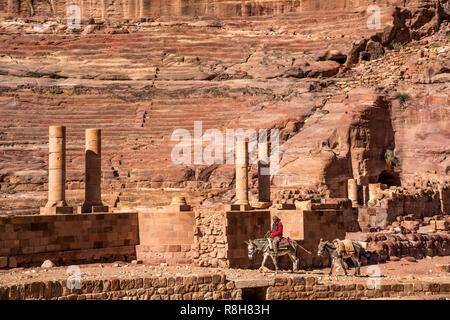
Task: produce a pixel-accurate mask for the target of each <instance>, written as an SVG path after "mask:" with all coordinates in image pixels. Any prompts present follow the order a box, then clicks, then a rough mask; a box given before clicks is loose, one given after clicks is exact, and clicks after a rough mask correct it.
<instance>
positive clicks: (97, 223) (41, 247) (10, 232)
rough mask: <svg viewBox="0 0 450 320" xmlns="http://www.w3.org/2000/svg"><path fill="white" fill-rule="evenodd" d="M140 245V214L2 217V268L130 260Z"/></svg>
mask: <svg viewBox="0 0 450 320" xmlns="http://www.w3.org/2000/svg"><path fill="white" fill-rule="evenodd" d="M138 243H139V239H138V220H137V213H108V214H102V213H96V214H82V215H81V214H67V215H66V214H65V215H34V216H15V217H0V257H7V259H6V261H7V264H6V265H5V262H3V265H1V267H17V266H27V265H40V264H41V263H42V261H44V260H46V259H52V260H53V261H55V262H56V263H60V264H69V263H72V262H74V261H78V262H81V263H83V262H84V263H86V262H90V261H102V260H108V259H114V258H116V259H122V260H130V259H133V257H135V246H136V245H137V244H138ZM2 261H5V260H2Z"/></svg>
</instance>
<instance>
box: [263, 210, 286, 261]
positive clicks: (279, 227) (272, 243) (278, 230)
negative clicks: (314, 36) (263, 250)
mask: <svg viewBox="0 0 450 320" xmlns="http://www.w3.org/2000/svg"><path fill="white" fill-rule="evenodd" d="M272 220H273V224H272V229H271V230H270V234H271V236H270V237H269V238H267V241H269V248H270V249H271V250H273V252H274V253H275V255H278V245H279V243H280V240H281V239H282V238H283V224H282V223H281V220H280V218H278V217H277V216H273V218H272Z"/></svg>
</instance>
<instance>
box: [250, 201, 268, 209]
mask: <svg viewBox="0 0 450 320" xmlns="http://www.w3.org/2000/svg"><path fill="white" fill-rule="evenodd" d="M271 206H272V202H271V201H258V202H256V203H255V204H253V207H254V208H257V209H267V208H270V207H271Z"/></svg>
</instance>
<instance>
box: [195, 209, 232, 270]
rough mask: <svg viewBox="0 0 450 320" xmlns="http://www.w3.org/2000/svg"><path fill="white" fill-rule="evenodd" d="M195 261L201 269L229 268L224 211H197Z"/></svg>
mask: <svg viewBox="0 0 450 320" xmlns="http://www.w3.org/2000/svg"><path fill="white" fill-rule="evenodd" d="M193 260H194V264H195V265H198V266H200V267H221V268H227V267H229V261H228V260H227V238H226V217H225V212H224V211H221V210H216V209H214V210H213V209H205V208H196V209H195V234H194V246H193Z"/></svg>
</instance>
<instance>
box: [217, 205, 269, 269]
mask: <svg viewBox="0 0 450 320" xmlns="http://www.w3.org/2000/svg"><path fill="white" fill-rule="evenodd" d="M225 218H226V228H225V235H226V238H227V245H228V246H227V259H228V261H229V266H230V267H231V268H256V267H259V266H260V265H261V261H262V257H260V256H259V257H257V258H254V259H253V260H252V261H250V260H249V259H248V250H247V245H246V244H245V241H248V240H249V239H260V238H263V237H264V235H265V234H266V232H267V231H269V230H270V223H271V218H270V211H263V210H261V211H260V210H251V211H228V212H226V214H225Z"/></svg>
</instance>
